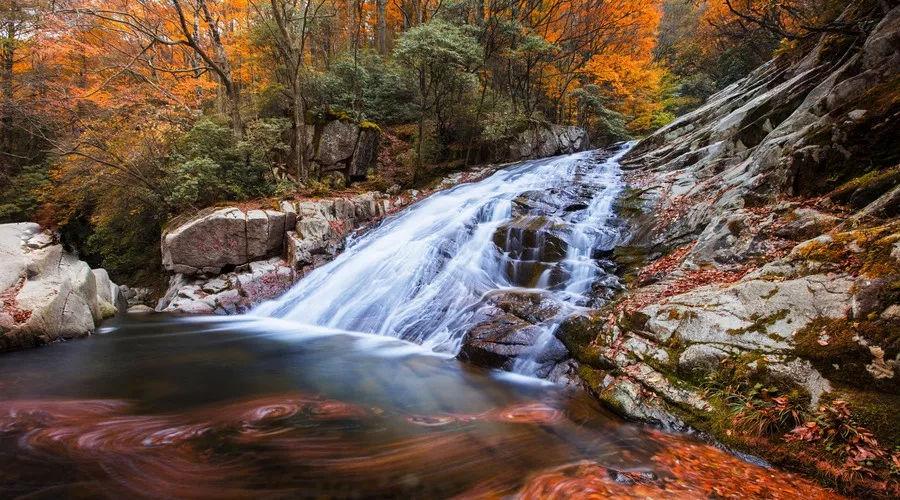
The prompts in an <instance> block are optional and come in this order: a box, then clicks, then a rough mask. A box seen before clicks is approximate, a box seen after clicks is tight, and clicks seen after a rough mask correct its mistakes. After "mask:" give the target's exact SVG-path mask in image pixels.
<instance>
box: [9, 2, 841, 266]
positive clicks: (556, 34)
mask: <svg viewBox="0 0 900 500" xmlns="http://www.w3.org/2000/svg"><path fill="white" fill-rule="evenodd" d="M831 3H833V4H834V5H833V6H830V8H831V9H833V11H829V8H828V7H826V8H821V2H793V3H790V4H789V5H782V3H781V2H768V1H758V0H754V1H749V0H748V1H743V0H741V1H737V0H735V1H733V2H732V1H729V2H722V1H705V0H666V1H649V2H648V1H635V0H549V1H543V0H542V1H530V0H529V1H522V0H491V1H489V2H485V1H484V0H371V1H369V0H341V1H337V0H314V1H312V2H303V1H299V0H272V1H263V0H253V1H246V0H237V1H232V0H171V1H130V0H90V1H80V0H79V1H73V0H64V1H57V0H53V1H43V0H3V1H2V3H0V20H2V39H0V48H2V51H0V58H2V67H0V87H2V96H0V100H2V102H0V114H2V116H0V144H2V147H0V151H2V157H0V191H2V192H0V221H7V222H8V221H16V220H37V221H40V222H41V223H43V224H45V225H48V226H50V227H57V228H59V229H60V230H61V231H62V233H63V234H64V235H65V236H66V240H67V241H69V242H71V244H73V245H76V246H77V247H78V249H79V251H80V253H81V255H82V256H83V257H84V258H87V259H88V260H89V261H90V262H92V263H94V264H95V265H101V264H102V265H103V266H105V267H106V268H108V269H109V270H110V271H111V272H112V273H113V275H114V276H117V277H120V278H122V279H126V278H132V277H134V275H135V273H140V272H141V270H143V269H147V268H148V267H149V268H156V267H158V264H157V262H158V261H159V256H158V253H157V251H156V246H157V245H156V238H157V236H158V234H159V231H160V229H161V228H162V227H163V225H164V224H165V223H166V222H167V221H168V220H169V219H170V218H171V217H173V216H175V215H178V214H181V213H185V212H189V211H192V210H196V209H198V208H202V207H204V206H209V205H212V204H215V203H219V202H223V201H240V200H246V199H255V198H265V197H272V196H282V195H285V194H289V193H295V192H301V193H313V194H315V193H322V192H327V190H329V189H343V188H345V187H346V186H345V184H346V180H345V179H323V178H322V176H320V172H317V171H316V168H315V166H314V165H311V164H310V161H309V158H307V157H306V156H308V153H307V151H306V149H307V148H303V147H300V146H299V145H301V144H306V143H307V141H309V140H310V137H308V136H309V135H311V133H312V132H311V131H309V132H308V130H310V129H309V128H308V127H307V126H306V124H309V123H312V122H314V121H315V120H317V117H318V118H321V117H328V116H332V117H334V116H338V117H343V118H348V119H351V120H354V121H357V122H361V123H362V122H365V123H370V124H372V125H374V126H375V127H379V128H380V129H381V130H382V131H383V133H384V137H383V138H382V149H383V150H384V149H388V150H389V151H388V152H387V153H385V154H382V155H381V157H380V158H379V160H378V161H379V168H377V169H376V170H377V171H378V173H376V175H375V176H374V178H373V179H371V180H370V181H371V182H374V183H375V184H374V185H375V186H376V187H377V186H382V188H384V187H388V186H390V185H391V184H393V183H398V184H399V185H401V186H404V187H405V186H410V185H414V184H415V183H416V182H420V181H421V179H422V178H423V177H427V176H428V172H430V171H431V170H433V169H435V168H438V169H439V170H441V169H448V168H455V167H459V166H460V165H465V164H472V163H476V162H477V160H478V159H479V158H481V159H483V156H482V157H479V155H478V154H476V153H477V152H478V151H484V150H490V148H491V147H492V145H494V144H497V143H499V142H500V141H502V140H503V139H504V138H508V137H511V136H513V135H515V134H516V133H518V132H519V131H521V130H524V129H527V128H528V127H529V126H531V125H532V124H536V123H559V124H574V125H578V126H581V127H583V128H585V129H586V130H587V131H588V134H589V136H590V137H591V140H592V142H593V144H594V145H595V146H601V145H604V144H609V143H612V142H614V141H617V140H622V139H625V138H629V137H639V136H641V135H644V134H646V133H648V132H650V131H652V130H654V129H656V128H658V127H660V126H662V125H665V124H666V123H668V122H670V121H671V120H672V119H673V118H674V117H676V116H678V115H680V114H683V113H684V112H686V111H688V110H690V109H693V108H694V107H696V106H697V105H699V103H701V102H702V101H703V100H704V99H705V98H706V97H707V96H709V95H711V94H712V93H714V92H715V91H717V90H719V89H721V88H723V87H724V86H725V85H727V84H730V83H732V82H733V81H735V80H737V79H738V78H740V77H742V76H744V75H745V74H746V73H747V72H748V71H750V70H751V69H752V68H754V67H756V66H757V65H758V64H760V63H761V62H763V61H765V60H767V59H768V58H769V57H770V56H771V55H772V54H773V52H775V51H777V50H788V49H789V48H790V46H791V45H796V44H797V43H799V42H801V41H802V40H803V39H804V38H805V37H807V36H808V35H809V34H810V33H814V32H816V31H817V30H821V29H826V28H822V27H823V26H827V25H828V23H829V22H830V21H831V20H832V17H833V16H834V12H836V11H837V10H838V9H839V8H840V5H839V4H840V3H841V2H831ZM473 148H474V149H475V150H476V153H473ZM441 171H442V170H441ZM379 176H380V177H381V178H379ZM384 177H391V178H390V179H384Z"/></svg>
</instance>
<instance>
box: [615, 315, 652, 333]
mask: <svg viewBox="0 0 900 500" xmlns="http://www.w3.org/2000/svg"><path fill="white" fill-rule="evenodd" d="M647 321H650V316H648V315H646V314H644V313H642V312H640V311H625V312H623V313H622V316H621V317H620V319H619V323H618V324H619V328H621V329H622V330H626V331H631V332H636V331H641V330H643V329H644V327H645V326H647Z"/></svg>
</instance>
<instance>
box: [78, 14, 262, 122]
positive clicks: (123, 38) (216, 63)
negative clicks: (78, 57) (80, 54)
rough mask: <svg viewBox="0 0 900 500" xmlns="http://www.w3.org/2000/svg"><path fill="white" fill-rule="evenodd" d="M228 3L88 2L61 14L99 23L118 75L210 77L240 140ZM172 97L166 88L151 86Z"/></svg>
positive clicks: (150, 79) (155, 78)
mask: <svg viewBox="0 0 900 500" xmlns="http://www.w3.org/2000/svg"><path fill="white" fill-rule="evenodd" d="M228 7H229V4H228V3H227V2H221V3H220V2H215V3H214V2H212V1H211V0H168V1H167V2H131V1H128V0H87V1H84V2H81V1H76V3H74V4H72V5H70V6H68V8H66V9H63V10H61V11H60V12H61V13H62V14H64V15H68V16H70V17H71V18H72V20H73V22H74V23H82V22H85V21H87V22H90V23H95V24H94V27H95V28H96V29H98V30H99V31H102V32H103V35H104V38H101V39H98V40H97V43H98V44H101V45H107V46H109V48H110V49H111V50H114V51H116V52H118V53H120V54H121V55H122V56H123V57H122V58H121V65H120V68H119V69H120V70H121V72H127V73H129V74H132V75H135V76H137V77H138V78H140V79H142V80H144V81H145V82H148V83H151V84H152V83H153V82H158V80H159V76H160V75H165V76H166V77H169V78H171V79H173V80H176V81H177V80H181V79H184V78H193V79H199V78H202V77H204V76H205V75H207V74H209V73H212V74H213V75H214V78H213V79H214V80H215V82H216V83H217V84H218V85H219V86H220V88H221V91H222V92H221V95H222V97H223V100H224V103H225V106H224V108H225V111H226V114H227V115H228V117H229V119H230V121H231V129H232V133H233V134H234V137H235V138H236V139H238V140H239V139H241V138H242V137H243V134H244V123H243V119H242V117H241V86H240V82H238V81H237V79H236V78H235V75H234V70H233V67H232V66H233V65H232V62H231V56H230V55H229V53H228V51H227V50H226V41H225V39H224V37H225V33H226V30H225V28H226V26H227V25H228V24H229V23H231V22H233V19H229V18H227V17H226V16H225V11H226V10H227V9H228ZM153 86H154V87H155V88H156V89H157V90H158V91H159V92H161V93H163V94H165V95H166V97H167V98H173V97H174V96H173V95H172V93H171V91H170V89H168V88H166V86H165V85H159V84H157V85H153Z"/></svg>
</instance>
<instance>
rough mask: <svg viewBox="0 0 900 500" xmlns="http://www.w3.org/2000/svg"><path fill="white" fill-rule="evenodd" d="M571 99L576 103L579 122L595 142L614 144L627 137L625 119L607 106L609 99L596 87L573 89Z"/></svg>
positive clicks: (587, 86)
mask: <svg viewBox="0 0 900 500" xmlns="http://www.w3.org/2000/svg"><path fill="white" fill-rule="evenodd" d="M572 97H574V98H575V100H576V102H577V103H578V114H579V121H580V122H581V123H582V126H584V127H585V128H586V130H587V131H588V134H590V136H591V137H592V138H594V140H595V141H603V142H614V141H617V140H622V139H626V138H628V137H629V135H630V134H629V133H628V130H626V128H625V121H626V117H625V116H624V115H622V114H621V113H617V112H615V111H613V110H611V109H609V108H608V107H607V106H608V105H609V99H608V98H607V97H606V96H605V95H604V93H603V91H602V89H601V88H600V87H599V86H597V85H585V86H584V87H581V88H578V89H575V90H574V91H573V92H572Z"/></svg>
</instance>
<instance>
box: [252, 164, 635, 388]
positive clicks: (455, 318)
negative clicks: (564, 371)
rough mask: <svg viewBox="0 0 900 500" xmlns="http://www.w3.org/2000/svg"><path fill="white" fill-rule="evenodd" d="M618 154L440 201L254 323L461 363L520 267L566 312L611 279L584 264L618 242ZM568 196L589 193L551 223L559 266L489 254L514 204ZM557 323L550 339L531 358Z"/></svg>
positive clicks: (394, 225)
mask: <svg viewBox="0 0 900 500" xmlns="http://www.w3.org/2000/svg"><path fill="white" fill-rule="evenodd" d="M625 152H627V147H625V148H622V149H620V150H619V151H618V152H617V153H616V154H615V155H613V156H612V157H610V158H607V159H605V160H601V161H596V160H594V159H593V158H594V156H595V153H592V152H586V153H578V154H574V155H568V156H561V157H555V158H550V159H544V160H536V161H528V162H523V163H522V164H519V165H516V166H513V167H509V168H506V169H504V170H500V171H498V172H496V173H495V174H493V175H492V176H490V177H488V178H487V179H484V180H482V181H480V182H476V183H472V184H464V185H459V186H456V187H454V188H451V189H448V190H446V191H443V192H440V193H436V194H434V195H432V196H430V197H428V198H426V199H425V200H423V201H421V202H418V203H416V204H414V205H412V206H410V207H408V208H407V209H405V210H404V211H402V212H400V213H398V214H396V215H393V216H391V217H389V218H387V219H386V220H385V221H383V222H382V223H381V224H380V225H379V226H378V227H377V228H375V229H372V230H371V231H369V232H368V233H366V234H364V235H363V236H362V237H360V238H358V239H355V240H353V241H350V242H348V245H347V248H346V250H345V251H344V252H343V253H342V254H340V255H339V256H338V257H337V258H336V259H335V260H333V261H332V262H330V263H328V264H326V265H324V266H322V267H320V268H318V269H316V270H315V271H313V272H312V273H310V274H309V275H308V276H306V277H305V278H303V279H302V280H301V281H300V282H298V283H297V284H296V285H295V286H294V287H293V288H292V289H291V290H290V291H288V292H287V293H286V294H285V295H283V296H282V297H280V298H279V299H277V300H275V301H271V302H267V303H265V304H262V305H260V306H259V307H258V308H257V309H256V310H255V311H254V313H253V314H254V315H258V316H273V317H279V318H283V319H288V320H292V321H295V322H300V323H304V324H309V325H316V326H321V327H328V328H335V329H340V330H347V331H355V332H364V333H373V334H379V335H384V336H390V337H398V338H402V339H405V340H409V341H413V342H416V343H419V344H422V345H424V346H426V347H430V348H431V349H433V350H435V351H439V352H450V353H456V352H458V351H459V348H460V345H461V342H462V339H463V336H464V335H465V333H466V332H467V331H468V330H469V329H470V328H471V327H472V326H473V321H474V317H475V315H476V312H477V311H476V310H477V306H478V304H479V303H480V302H481V301H482V299H483V298H484V296H485V294H486V293H488V292H491V291H493V290H498V289H510V288H517V285H520V284H521V281H522V280H521V279H520V278H521V276H520V275H522V274H523V273H521V272H519V269H520V267H523V266H524V268H526V269H533V268H534V266H541V267H547V268H548V269H547V270H545V271H543V272H542V273H541V275H540V278H539V279H537V280H536V281H533V282H531V283H528V284H527V285H526V286H531V287H533V288H540V289H544V290H548V291H549V293H552V294H553V295H554V296H555V297H556V298H557V299H559V300H560V301H563V302H565V303H566V304H568V305H570V306H571V308H576V307H578V306H579V305H583V304H584V303H585V302H586V300H587V299H586V297H585V296H586V294H588V293H589V292H590V290H591V287H592V285H594V284H595V283H597V282H598V280H600V281H602V280H604V279H606V280H611V281H614V280H615V277H614V276H609V275H606V274H605V273H604V272H603V271H602V269H601V268H600V267H599V266H598V265H597V263H596V261H595V260H593V259H592V258H591V254H592V252H595V251H597V250H609V249H612V248H613V246H614V245H615V244H616V242H617V238H618V232H617V231H616V229H615V228H614V227H612V225H611V224H609V221H610V219H611V217H613V213H612V204H613V202H614V200H615V199H616V197H617V196H618V195H619V194H620V192H621V190H622V187H623V183H622V179H621V171H620V169H619V165H618V160H619V159H620V158H621V157H622V156H623V155H624V154H625ZM572 187H576V188H579V189H584V190H585V191H586V192H587V193H589V194H588V196H587V198H586V199H583V200H582V202H581V205H578V206H576V207H575V208H576V209H573V210H570V211H567V212H565V213H564V214H562V215H559V216H558V217H557V218H554V219H553V220H555V221H559V222H564V223H565V224H566V227H567V228H568V229H567V230H566V235H567V236H566V240H567V243H568V248H567V249H566V253H565V257H564V258H563V259H562V260H561V262H558V263H552V264H550V265H547V264H542V263H540V262H537V263H535V262H516V261H512V260H511V259H510V257H509V254H508V253H507V252H503V251H501V249H500V248H498V246H497V245H495V243H494V233H495V231H496V230H497V228H498V227H500V226H501V225H502V224H504V223H506V222H509V221H510V220H511V218H512V213H513V200H514V199H516V197H517V196H519V195H520V194H521V193H525V192H530V191H546V190H551V189H553V188H572ZM585 202H586V203H585ZM584 205H587V206H586V207H585V206H584ZM567 210H568V209H567ZM541 220H543V219H541ZM525 253H527V250H526V251H525ZM525 274H527V273H525ZM551 275H555V276H557V279H555V280H554V279H551ZM571 308H567V311H571ZM560 320H561V318H560ZM558 324H559V322H558V321H557V322H553V323H552V324H551V325H549V326H547V327H546V328H545V330H546V331H545V332H543V333H542V334H541V341H540V342H538V343H537V344H536V347H535V348H534V352H535V355H536V354H537V353H538V352H539V351H540V350H541V347H542V346H541V345H538V344H540V343H541V342H547V341H549V340H550V339H551V338H552V337H553V330H555V327H556V326H558ZM536 367H537V363H536V362H535V361H533V360H529V359H525V360H519V361H517V362H516V365H515V366H514V367H513V369H514V371H516V372H520V373H533V372H534V371H535V370H536Z"/></svg>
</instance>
